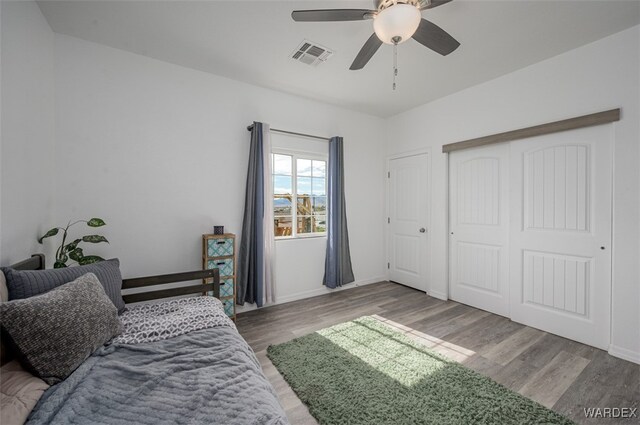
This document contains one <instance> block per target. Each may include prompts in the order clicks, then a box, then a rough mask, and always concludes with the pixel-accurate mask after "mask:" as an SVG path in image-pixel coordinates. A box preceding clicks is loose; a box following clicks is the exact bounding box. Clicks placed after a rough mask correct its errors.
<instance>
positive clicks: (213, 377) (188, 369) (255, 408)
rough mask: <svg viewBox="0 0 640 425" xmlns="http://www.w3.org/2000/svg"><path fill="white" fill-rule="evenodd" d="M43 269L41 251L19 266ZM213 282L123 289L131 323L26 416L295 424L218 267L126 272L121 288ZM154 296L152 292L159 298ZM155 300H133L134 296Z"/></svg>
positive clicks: (45, 420) (37, 419)
mask: <svg viewBox="0 0 640 425" xmlns="http://www.w3.org/2000/svg"><path fill="white" fill-rule="evenodd" d="M12 267H13V268H16V269H18V270H37V269H42V268H44V257H43V256H41V255H38V256H34V257H32V258H30V259H28V260H25V261H23V262H20V263H18V264H15V265H14V266H12ZM196 279H208V280H209V281H210V283H207V284H196V285H189V286H184V285H183V286H180V287H175V288H170V289H159V290H151V291H145V292H142V293H136V294H127V295H123V297H122V298H123V299H124V301H125V303H127V311H125V312H124V313H122V315H121V316H120V320H121V323H122V324H123V327H124V330H123V332H122V333H121V334H120V335H118V336H116V337H115V338H113V339H112V340H110V341H109V342H108V343H107V344H106V345H103V346H101V347H100V348H98V349H97V350H96V351H95V352H93V354H91V355H90V356H89V357H88V358H87V359H86V360H85V361H84V362H82V363H81V364H80V366H79V367H77V369H75V370H74V371H73V373H71V374H70V375H69V376H68V377H67V378H66V379H64V380H63V381H62V382H59V383H57V384H55V385H52V386H51V387H50V388H48V389H47V390H46V391H45V392H44V394H43V395H42V397H41V398H40V399H39V401H38V403H37V404H36V406H35V408H34V409H33V410H32V411H31V413H30V415H29V417H28V419H27V423H28V424H83V425H84V424H89V423H91V424H94V423H95V424H97V423H100V424H131V423H136V424H153V425H158V424H205V423H206V424H273V425H281V424H282V425H284V424H288V423H289V422H288V420H287V418H286V415H285V413H284V411H283V409H282V407H281V405H280V403H279V401H278V398H277V396H276V394H275V391H274V390H273V388H272V386H271V385H270V383H269V382H268V380H267V379H266V378H265V376H264V374H263V373H262V370H261V367H260V364H259V362H258V360H257V359H256V357H255V354H254V353H253V351H252V350H251V348H250V347H249V345H248V344H247V343H246V341H244V339H243V338H242V337H241V336H240V334H239V333H238V332H237V330H236V328H235V325H234V324H233V322H231V320H229V319H228V318H227V317H226V315H225V314H224V311H223V309H222V305H221V303H220V301H219V300H217V299H216V298H215V297H210V296H203V297H195V298H194V297H191V298H179V299H175V298H174V299H171V300H168V301H166V300H165V301H158V300H159V299H163V298H169V297H176V296H178V295H188V294H194V293H202V294H203V295H208V294H209V293H213V294H214V295H217V294H218V293H219V292H218V291H219V280H220V279H219V275H218V273H217V270H198V271H195V272H187V273H177V274H172V275H161V276H152V277H146V278H136V279H124V280H123V281H122V288H124V289H130V288H143V287H144V288H145V289H146V290H148V289H153V287H154V286H155V285H161V284H167V283H171V282H186V281H192V280H196ZM152 300H153V301H152ZM140 301H152V302H151V303H145V304H142V305H140V304H138V305H135V306H131V303H137V302H140Z"/></svg>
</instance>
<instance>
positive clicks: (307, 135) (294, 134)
mask: <svg viewBox="0 0 640 425" xmlns="http://www.w3.org/2000/svg"><path fill="white" fill-rule="evenodd" d="M247 130H249V131H251V130H253V124H251V125H249V126H247ZM269 131H272V132H274V133H282V134H290V135H292V136H302V137H309V138H311V139H318V140H325V141H327V142H328V141H329V140H331V138H329V137H322V136H314V135H313V134H305V133H296V132H295V131H287V130H278V129H277V128H270V129H269Z"/></svg>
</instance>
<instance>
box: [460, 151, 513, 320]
mask: <svg viewBox="0 0 640 425" xmlns="http://www.w3.org/2000/svg"><path fill="white" fill-rule="evenodd" d="M508 164H509V145H508V144H498V145H491V146H486V147H481V148H474V149H468V150H461V151H456V152H452V153H451V154H450V155H449V167H450V168H449V206H450V208H449V214H450V216H449V223H450V227H449V230H450V235H449V237H450V241H449V247H450V255H449V262H450V268H449V270H450V285H449V288H450V298H451V299H453V300H456V301H459V302H461V303H464V304H468V305H472V306H474V307H478V308H481V309H483V310H487V311H491V312H493V313H496V314H500V315H502V316H509V288H508V279H509V261H508V254H509V253H508V240H509V222H508V218H509V213H508V207H509V202H508V185H509V181H508V179H509V172H508Z"/></svg>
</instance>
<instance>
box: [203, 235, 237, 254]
mask: <svg viewBox="0 0 640 425" xmlns="http://www.w3.org/2000/svg"><path fill="white" fill-rule="evenodd" d="M231 255H233V238H219V239H217V238H216V239H209V240H208V241H207V257H227V256H231Z"/></svg>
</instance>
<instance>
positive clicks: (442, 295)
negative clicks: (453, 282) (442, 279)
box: [427, 290, 449, 301]
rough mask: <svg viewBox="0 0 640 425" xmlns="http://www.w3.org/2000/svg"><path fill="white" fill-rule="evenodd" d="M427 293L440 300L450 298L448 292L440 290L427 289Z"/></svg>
mask: <svg viewBox="0 0 640 425" xmlns="http://www.w3.org/2000/svg"><path fill="white" fill-rule="evenodd" d="M427 295H429V296H430V297H433V298H437V299H439V300H444V301H447V300H448V299H449V298H448V297H447V294H445V293H444V292H440V291H431V290H429V291H427Z"/></svg>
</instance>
